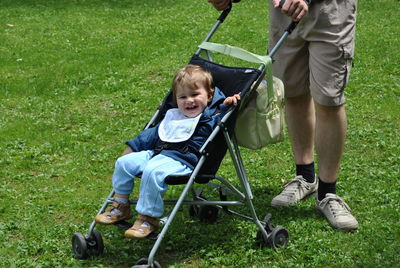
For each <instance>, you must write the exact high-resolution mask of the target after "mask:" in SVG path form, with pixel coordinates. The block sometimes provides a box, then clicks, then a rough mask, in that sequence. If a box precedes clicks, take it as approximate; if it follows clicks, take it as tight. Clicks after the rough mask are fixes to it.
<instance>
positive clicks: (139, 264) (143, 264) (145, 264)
mask: <svg viewBox="0 0 400 268" xmlns="http://www.w3.org/2000/svg"><path fill="white" fill-rule="evenodd" d="M136 267H148V268H161V265H160V264H159V263H158V261H156V260H154V261H153V266H152V265H150V264H149V261H148V259H147V258H141V259H140V260H138V261H137V262H136V263H135V265H134V266H132V267H131V268H136Z"/></svg>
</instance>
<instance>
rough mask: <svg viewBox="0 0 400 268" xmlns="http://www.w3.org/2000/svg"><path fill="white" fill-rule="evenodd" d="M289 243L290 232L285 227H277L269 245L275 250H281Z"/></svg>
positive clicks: (273, 231)
mask: <svg viewBox="0 0 400 268" xmlns="http://www.w3.org/2000/svg"><path fill="white" fill-rule="evenodd" d="M288 242H289V232H288V230H286V229H285V228H283V227H280V226H278V227H276V228H274V229H273V230H272V233H271V235H270V237H269V239H268V243H269V244H270V246H271V247H272V248H273V249H280V248H284V247H286V245H287V244H288Z"/></svg>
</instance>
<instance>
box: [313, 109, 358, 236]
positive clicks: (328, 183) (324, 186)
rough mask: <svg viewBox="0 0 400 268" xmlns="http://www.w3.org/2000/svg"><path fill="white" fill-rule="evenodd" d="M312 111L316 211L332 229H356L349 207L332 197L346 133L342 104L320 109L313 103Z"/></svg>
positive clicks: (341, 200) (342, 201)
mask: <svg viewBox="0 0 400 268" xmlns="http://www.w3.org/2000/svg"><path fill="white" fill-rule="evenodd" d="M315 110H316V139H315V143H316V149H317V155H318V166H319V188H318V196H317V211H319V212H320V213H321V214H323V215H324V216H325V217H326V218H327V219H328V221H329V223H330V224H331V225H332V226H333V227H334V228H336V229H340V230H347V231H349V230H354V229H357V228H358V222H357V220H356V219H355V218H354V216H353V215H352V214H351V210H350V207H349V206H348V205H347V204H346V203H345V201H344V200H343V199H342V198H340V197H339V196H337V195H336V180H337V178H338V176H339V168H340V160H341V158H342V155H343V149H344V144H345V138H346V131H347V120H346V112H345V108H344V105H340V106H324V105H320V104H317V103H316V104H315Z"/></svg>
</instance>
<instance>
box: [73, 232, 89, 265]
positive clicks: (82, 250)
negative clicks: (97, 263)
mask: <svg viewBox="0 0 400 268" xmlns="http://www.w3.org/2000/svg"><path fill="white" fill-rule="evenodd" d="M72 251H73V252H74V254H75V256H76V257H77V258H78V259H80V260H83V259H86V258H87V257H88V244H87V242H86V239H85V237H84V236H83V235H82V234H81V233H74V235H73V236H72Z"/></svg>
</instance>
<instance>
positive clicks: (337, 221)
mask: <svg viewBox="0 0 400 268" xmlns="http://www.w3.org/2000/svg"><path fill="white" fill-rule="evenodd" d="M317 211H318V212H320V213H321V214H323V215H324V216H325V217H326V218H327V219H328V221H329V223H330V224H331V225H332V226H333V228H335V229H339V230H344V231H350V230H355V229H357V228H358V222H357V220H356V218H354V216H353V215H352V214H351V209H350V207H349V206H348V205H347V204H346V202H344V200H343V199H342V198H340V197H339V196H337V195H335V194H326V196H325V198H324V199H322V201H318V200H317Z"/></svg>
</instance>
